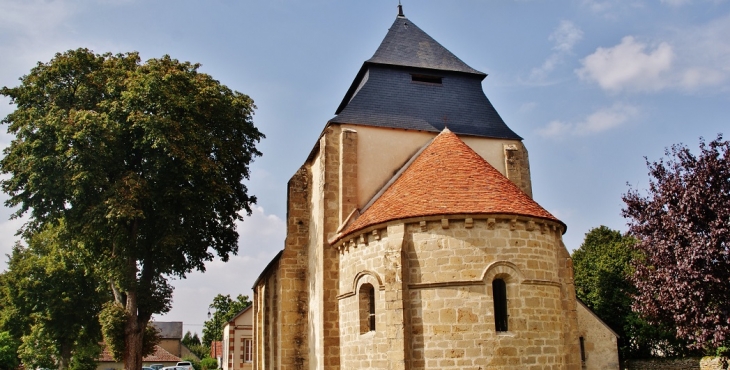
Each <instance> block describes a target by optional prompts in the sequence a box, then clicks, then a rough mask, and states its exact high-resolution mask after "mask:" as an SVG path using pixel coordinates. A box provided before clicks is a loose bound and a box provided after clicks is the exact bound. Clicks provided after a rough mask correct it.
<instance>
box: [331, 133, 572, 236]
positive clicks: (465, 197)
mask: <svg viewBox="0 0 730 370" xmlns="http://www.w3.org/2000/svg"><path fill="white" fill-rule="evenodd" d="M414 157H415V158H414V159H413V160H412V162H410V164H409V165H407V168H405V170H403V171H402V172H401V173H400V176H398V175H396V176H398V177H397V178H396V179H394V181H393V180H392V182H391V183H390V185H389V186H388V185H386V186H387V189H386V190H384V191H383V192H382V193H379V194H381V195H379V196H378V195H376V199H374V200H372V201H371V202H369V204H370V206H369V207H368V206H366V207H367V208H366V209H364V210H363V212H362V215H361V216H360V217H358V218H357V219H355V220H354V221H352V222H351V223H350V224H349V225H347V226H346V227H345V228H344V230H343V231H342V232H341V233H339V234H338V235H337V236H336V237H335V238H334V240H332V244H334V243H336V242H338V241H339V240H342V239H343V238H344V237H345V236H347V235H349V234H352V233H355V232H357V231H360V230H363V229H366V228H368V227H370V226H374V225H377V224H382V223H385V222H388V221H394V220H401V219H408V218H413V217H425V216H438V215H453V214H473V215H477V214H511V215H519V216H529V217H536V218H542V219H546V220H550V221H556V222H558V223H561V224H562V222H561V221H560V220H558V219H557V218H555V216H553V215H552V214H550V212H548V211H546V210H545V209H544V208H542V207H541V206H540V205H539V204H537V202H535V201H534V200H532V198H530V197H529V196H528V195H527V194H525V193H524V192H523V191H522V190H520V189H519V188H518V187H517V186H516V185H515V184H513V183H512V181H510V180H509V179H507V178H506V177H504V176H503V175H502V174H501V173H500V172H499V171H497V170H496V169H495V168H494V167H492V165H490V164H489V163H488V162H487V161H486V160H484V159H483V158H482V157H481V156H479V154H477V153H476V152H474V151H473V150H472V149H471V148H470V147H469V146H468V145H466V144H465V143H464V142H463V141H461V139H459V138H458V137H457V136H456V135H455V134H454V133H453V132H451V131H450V130H449V129H444V131H442V132H441V133H440V134H439V135H438V136H436V138H434V139H433V141H431V143H429V144H427V146H426V147H425V149H423V150H422V151H421V152H420V153H416V155H415V156H414ZM563 226H564V224H563Z"/></svg>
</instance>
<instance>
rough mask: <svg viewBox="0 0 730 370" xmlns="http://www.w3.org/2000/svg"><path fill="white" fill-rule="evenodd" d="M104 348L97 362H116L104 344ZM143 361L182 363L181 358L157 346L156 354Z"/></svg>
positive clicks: (146, 357)
mask: <svg viewBox="0 0 730 370" xmlns="http://www.w3.org/2000/svg"><path fill="white" fill-rule="evenodd" d="M102 345H103V346H104V349H103V350H102V351H101V355H99V358H98V359H97V362H116V361H115V360H114V357H112V354H111V352H110V351H109V348H108V347H107V346H106V345H105V344H103V343H102ZM142 361H144V362H178V361H180V357H177V356H175V355H173V354H172V353H170V352H167V350H165V349H164V348H162V347H160V346H155V352H154V353H152V354H151V355H149V356H145V357H144V358H143V359H142Z"/></svg>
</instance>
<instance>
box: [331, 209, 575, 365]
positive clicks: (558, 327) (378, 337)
mask: <svg viewBox="0 0 730 370" xmlns="http://www.w3.org/2000/svg"><path fill="white" fill-rule="evenodd" d="M411 221H415V222H411ZM409 222H410V223H409V224H408V225H407V226H405V229H404V235H403V237H402V238H403V240H402V241H401V242H402V243H403V248H404V250H403V254H402V262H401V264H400V265H398V266H397V267H392V266H391V267H389V263H391V264H392V260H393V259H396V258H394V257H393V256H391V257H390V258H388V251H387V250H388V248H389V247H388V246H387V244H386V241H388V240H389V239H391V238H392V237H393V235H391V234H392V231H391V230H390V229H391V228H392V227H393V226H394V225H395V224H394V225H390V226H388V231H386V230H385V229H382V228H380V229H375V230H372V229H370V230H367V231H365V232H364V233H363V234H362V235H357V236H354V237H353V238H352V239H349V240H346V241H344V242H343V243H342V244H341V245H340V248H339V251H340V253H341V255H340V266H341V268H340V274H341V278H342V279H341V282H340V286H339V288H340V296H339V298H340V320H341V322H340V324H341V328H342V337H341V338H342V341H341V343H342V351H343V361H347V362H343V368H371V367H372V368H384V367H380V366H377V365H376V364H382V361H383V349H384V348H386V347H383V343H384V340H388V338H392V339H391V340H390V341H386V343H387V349H388V351H389V352H388V353H389V354H392V353H394V351H393V347H397V345H398V344H399V343H401V342H402V343H404V344H407V345H406V346H405V347H404V349H403V350H402V352H403V357H402V359H394V358H389V362H388V364H389V367H388V368H396V367H391V366H393V365H396V364H398V363H399V362H398V361H402V363H403V364H404V367H402V368H408V369H414V370H415V369H475V370H476V369H488V368H499V369H571V370H574V369H575V370H577V369H580V363H579V362H578V361H579V358H578V360H576V356H570V355H568V354H567V352H568V351H571V350H574V349H575V348H571V347H569V346H566V345H565V343H566V339H565V338H566V336H568V335H569V334H566V332H565V328H574V327H576V326H577V323H576V322H572V323H568V322H566V320H571V318H572V319H573V321H575V319H574V318H575V315H574V314H573V315H569V314H566V313H565V312H564V309H563V303H562V301H563V297H562V294H563V293H562V290H561V282H560V281H561V280H560V276H559V272H558V271H559V270H560V269H559V265H560V264H563V265H565V261H561V260H560V259H561V258H562V257H561V254H560V253H558V249H559V248H562V244H561V243H560V238H561V231H562V230H561V226H560V225H557V224H553V223H550V222H544V221H541V220H534V219H527V218H525V219H523V218H520V219H518V218H515V217H514V216H506V217H504V216H503V217H497V216H494V217H488V218H484V219H473V218H470V217H458V216H454V217H450V219H440V218H430V219H427V218H424V219H422V220H409ZM398 269H401V270H402V271H401V272H400V274H398V273H397V272H396V273H395V274H394V275H395V276H400V278H401V279H403V281H404V282H405V283H404V284H401V288H400V290H399V291H398V290H397V286H398V284H397V283H398V281H397V279H393V281H392V282H388V281H387V280H388V278H387V276H388V274H389V273H391V274H392V273H393V272H394V271H396V270H398ZM495 278H502V279H504V280H505V281H506V283H507V297H508V311H509V320H508V321H509V331H507V332H503V333H502V332H501V333H496V332H495V326H494V316H493V311H494V303H493V301H492V298H491V297H492V288H491V282H492V280H494V279H495ZM363 283H371V284H373V286H376V287H377V286H380V287H381V288H380V289H382V291H383V293H385V297H384V294H383V293H381V294H380V295H379V296H378V297H379V298H378V302H377V303H378V304H377V306H376V313H377V315H376V317H377V319H376V320H377V322H378V323H381V322H382V321H383V320H388V318H387V317H383V314H384V313H383V312H381V311H380V307H383V305H386V304H388V302H393V300H389V299H388V297H387V296H388V292H389V291H390V289H392V291H393V292H394V293H395V294H394V295H393V296H392V297H396V296H397V294H401V295H402V297H401V299H402V302H403V304H402V305H401V306H400V307H394V308H395V311H397V310H398V309H401V310H403V312H404V313H403V315H402V316H400V318H399V317H398V315H395V316H393V317H392V318H391V320H395V321H396V324H397V325H395V327H396V331H397V328H398V327H403V328H404V330H405V331H406V332H404V333H397V332H386V333H382V332H381V330H376V332H375V333H366V334H360V331H359V325H360V323H359V320H358V318H359V316H358V309H359V306H358V298H357V293H358V289H359V286H360V285H361V284H363ZM376 284H377V285H376ZM389 284H394V285H392V287H393V288H390V287H389ZM383 298H385V302H381V301H380V300H381V299H383ZM573 299H574V298H573ZM391 304H392V303H391ZM390 311H391V310H386V313H385V314H386V315H388V314H389V312H390ZM398 320H400V322H397V321H398ZM399 325H400V326H399ZM400 338H402V339H400ZM575 342H576V345H577V337H576V338H575ZM351 356H354V359H353V360H352V361H353V362H349V361H350V357H351Z"/></svg>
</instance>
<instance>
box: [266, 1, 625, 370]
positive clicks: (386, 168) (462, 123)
mask: <svg viewBox="0 0 730 370" xmlns="http://www.w3.org/2000/svg"><path fill="white" fill-rule="evenodd" d="M485 77H486V74H484V73H482V72H480V71H477V70H475V69H473V68H471V67H469V66H468V65H467V64H465V63H464V62H463V61H461V60H460V59H459V58H457V57H456V56H455V55H454V54H452V53H451V52H450V51H448V50H447V49H446V48H444V47H443V46H442V45H441V44H439V43H438V42H436V41H435V40H434V39H433V38H431V37H430V36H429V35H427V34H426V33H425V32H424V31H422V30H421V29H420V28H419V27H417V26H416V25H415V24H414V23H413V22H412V21H410V20H409V19H408V18H406V17H405V16H404V15H403V11H402V8H400V7H399V14H398V16H397V17H396V20H395V22H394V23H393V25H392V26H391V27H390V29H389V31H388V33H387V35H386V36H385V39H384V40H383V42H382V43H381V45H380V47H379V48H378V49H377V50H376V51H375V54H374V55H373V57H372V58H370V59H368V60H367V61H365V63H364V64H363V65H362V67H361V68H360V71H359V72H358V73H357V76H355V79H354V81H353V82H352V85H351V86H350V88H349V90H348V91H347V93H346V94H345V96H344V98H343V99H342V102H341V103H340V105H339V107H338V108H337V111H336V116H335V117H334V118H332V119H330V120H329V121H328V122H327V124H326V125H325V127H324V130H323V131H322V134H321V135H320V137H319V140H318V141H317V142H316V143H315V145H314V148H313V149H312V151H311V153H310V154H309V157H308V158H306V160H305V161H304V164H303V165H302V167H301V168H300V169H299V170H298V171H297V172H296V173H295V174H294V176H293V177H292V178H291V180H290V181H289V184H288V194H287V197H288V209H287V236H286V241H285V246H284V249H283V250H282V251H281V252H280V253H279V254H278V255H277V256H276V257H275V258H274V259H273V260H272V261H271V262H270V263H269V265H268V266H266V268H265V269H264V270H263V271H262V273H261V275H260V276H259V278H258V279H257V280H256V282H255V283H254V287H253V289H254V304H253V314H254V344H253V346H254V364H255V369H259V370H263V369H267V370H268V369H414V370H415V369H474V370H477V369H483V370H485V369H553V370H557V369H576V370H577V369H618V368H619V365H618V354H617V347H616V340H617V337H616V334H615V333H614V332H612V331H611V330H610V329H609V328H608V327H607V326H606V325H605V324H604V323H602V322H601V321H600V320H599V319H598V318H597V317H596V316H595V315H593V314H592V313H591V312H590V311H589V310H588V309H587V308H586V307H585V306H584V305H582V304H581V303H580V302H578V301H577V300H576V298H575V289H574V287H573V270H572V262H571V259H570V255H569V253H568V251H567V250H566V248H565V246H564V244H563V242H562V234H563V233H564V232H565V230H566V225H565V224H564V223H563V222H561V221H560V220H558V219H557V218H555V217H554V216H553V215H552V214H550V213H549V212H548V211H546V210H545V209H544V208H542V207H541V206H540V205H539V204H538V203H537V202H536V201H534V200H533V199H532V185H531V180H530V166H529V160H528V155H527V150H526V148H525V146H524V145H523V143H522V138H521V137H520V136H519V135H517V134H516V133H515V132H514V131H512V129H510V128H509V127H508V126H507V125H506V124H505V122H504V121H503V120H502V118H501V117H500V116H499V114H498V113H497V111H496V110H495V109H494V107H493V106H492V104H491V103H490V102H489V99H487V97H486V96H485V94H484V92H483V91H482V85H481V84H482V80H484V78H485Z"/></svg>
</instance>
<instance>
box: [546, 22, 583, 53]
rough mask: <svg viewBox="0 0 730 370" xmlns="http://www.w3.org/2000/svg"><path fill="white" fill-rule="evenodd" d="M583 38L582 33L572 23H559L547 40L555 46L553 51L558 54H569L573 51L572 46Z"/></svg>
mask: <svg viewBox="0 0 730 370" xmlns="http://www.w3.org/2000/svg"><path fill="white" fill-rule="evenodd" d="M582 38H583V31H581V30H580V28H578V27H577V26H576V25H575V24H573V22H570V21H565V20H564V21H561V22H560V25H559V26H558V28H557V29H555V31H553V33H552V34H550V37H548V40H550V41H553V42H554V43H555V46H554V47H553V49H555V50H558V51H560V52H565V53H569V52H571V51H572V50H573V46H575V44H577V43H578V41H580V40H581V39H582Z"/></svg>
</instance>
